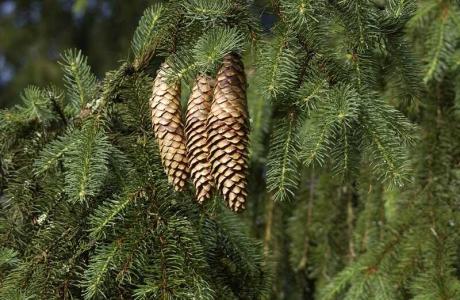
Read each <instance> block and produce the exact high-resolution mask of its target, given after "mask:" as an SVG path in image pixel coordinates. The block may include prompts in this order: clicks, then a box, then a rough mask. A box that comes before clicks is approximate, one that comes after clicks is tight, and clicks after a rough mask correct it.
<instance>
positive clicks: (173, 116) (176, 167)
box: [150, 63, 189, 191]
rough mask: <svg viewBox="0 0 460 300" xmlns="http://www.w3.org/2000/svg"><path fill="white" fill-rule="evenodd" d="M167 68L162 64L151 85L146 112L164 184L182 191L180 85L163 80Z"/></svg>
mask: <svg viewBox="0 0 460 300" xmlns="http://www.w3.org/2000/svg"><path fill="white" fill-rule="evenodd" d="M168 69H169V66H168V65H167V64H166V63H163V64H162V65H161V67H160V70H159V72H158V74H157V77H156V78H155V81H154V83H153V90H152V97H151V98H150V108H151V110H152V111H151V112H152V125H153V130H154V133H155V138H156V139H157V141H158V145H159V146H160V155H161V161H162V163H163V166H164V168H165V172H166V174H167V175H168V181H169V182H170V183H171V184H172V185H173V186H174V188H175V189H176V190H177V191H182V190H183V189H184V187H185V184H186V181H187V178H188V173H189V170H188V164H187V156H186V155H187V154H186V153H187V152H186V149H185V136H184V128H183V124H182V121H181V110H180V83H177V84H172V83H169V82H167V80H166V71H167V70H168Z"/></svg>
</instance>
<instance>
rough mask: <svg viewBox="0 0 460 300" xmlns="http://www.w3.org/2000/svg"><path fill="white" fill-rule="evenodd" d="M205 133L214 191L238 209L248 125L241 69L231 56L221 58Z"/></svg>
mask: <svg viewBox="0 0 460 300" xmlns="http://www.w3.org/2000/svg"><path fill="white" fill-rule="evenodd" d="M207 131H208V138H207V143H208V147H209V150H210V153H209V161H210V162H211V165H212V174H213V176H214V178H215V180H216V183H217V188H218V189H219V191H221V192H222V194H223V196H224V199H225V201H227V203H228V205H229V207H230V208H231V209H232V210H234V211H239V210H242V209H244V208H245V202H246V197H247V178H246V173H247V168H248V147H247V146H248V131H249V124H248V112H247V103H246V80H245V74H244V67H243V63H242V62H241V59H240V57H239V56H237V55H235V54H228V55H226V56H225V58H224V61H223V64H222V66H221V68H220V69H219V72H218V73H217V82H216V87H215V89H214V100H213V102H212V105H211V111H210V112H209V116H208V123H207Z"/></svg>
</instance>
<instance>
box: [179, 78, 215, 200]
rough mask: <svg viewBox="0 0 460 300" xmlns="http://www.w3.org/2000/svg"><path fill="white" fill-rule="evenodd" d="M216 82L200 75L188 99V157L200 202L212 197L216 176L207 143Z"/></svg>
mask: <svg viewBox="0 0 460 300" xmlns="http://www.w3.org/2000/svg"><path fill="white" fill-rule="evenodd" d="M213 85H214V82H212V79H211V78H209V77H207V76H199V77H198V78H197V79H196V82H195V86H194V87H193V90H192V93H191V95H190V98H189V100H188V106H187V122H186V126H185V134H186V137H187V158H188V161H189V165H190V173H191V177H192V180H193V183H194V184H195V188H196V197H197V200H198V202H200V203H202V202H203V201H205V200H207V199H209V198H210V197H211V192H212V189H213V188H214V178H213V177H212V175H211V164H210V163H209V161H208V155H209V149H208V146H207V144H206V136H207V134H206V120H207V118H208V114H209V110H210V109H211V101H212V89H213V87H214V86H213Z"/></svg>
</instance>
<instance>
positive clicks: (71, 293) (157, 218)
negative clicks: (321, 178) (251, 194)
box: [0, 1, 268, 299]
mask: <svg viewBox="0 0 460 300" xmlns="http://www.w3.org/2000/svg"><path fill="white" fill-rule="evenodd" d="M256 24H257V22H255V21H254V17H253V16H252V13H251V12H250V10H249V7H247V6H246V5H245V4H244V2H240V1H232V2H230V1H225V2H223V3H221V4H218V3H214V1H185V2H181V3H175V2H174V1H171V2H170V3H163V4H157V5H154V6H152V7H150V8H148V9H147V10H146V11H145V13H144V14H143V16H142V18H141V19H140V22H139V26H138V27H137V29H136V31H135V32H134V37H133V40H132V51H131V52H132V55H130V58H129V59H127V60H126V61H123V62H121V64H120V67H119V68H118V69H116V70H113V71H110V72H107V73H106V75H105V77H104V78H101V79H99V78H96V77H95V76H94V75H93V74H92V72H91V67H90V66H89V65H88V63H87V59H86V57H85V56H84V55H83V54H82V53H81V52H80V51H77V50H69V51H67V52H65V53H64V54H63V55H62V59H61V61H60V64H61V67H62V70H63V73H64V78H63V80H64V83H65V91H61V90H59V89H57V88H55V87H52V86H49V87H43V88H42V87H35V86H30V87H28V88H27V89H26V90H25V91H24V93H23V95H22V100H23V103H22V104H21V105H19V106H17V107H14V108H12V109H10V110H5V111H2V113H1V118H0V124H1V125H0V126H1V130H0V132H1V133H0V134H1V138H0V140H1V171H2V177H1V191H2V194H4V196H3V197H2V201H1V204H2V209H1V213H0V214H1V217H0V219H1V220H0V224H1V225H0V237H1V238H0V239H1V245H2V246H1V248H0V268H1V272H0V273H1V275H0V297H1V298H2V299H103V298H106V299H134V298H135V299H254V298H260V297H262V295H263V294H264V293H265V292H266V291H267V290H268V289H267V283H268V275H267V274H268V273H267V268H266V267H265V265H264V264H263V261H262V251H261V250H262V249H261V247H260V244H259V243H258V242H257V241H255V240H253V239H251V238H250V237H249V236H248V234H246V230H247V229H245V226H244V225H243V224H242V223H241V222H240V220H239V219H238V218H237V217H236V215H234V214H233V213H231V212H230V211H229V210H228V209H227V208H225V204H224V202H223V201H222V199H220V198H219V197H217V196H216V197H215V198H214V199H212V201H211V200H210V201H208V202H206V203H205V206H200V205H198V204H197V201H196V200H195V194H194V192H193V189H192V188H191V186H188V187H187V188H186V189H185V190H184V191H181V192H176V191H175V190H174V188H173V187H172V186H171V185H170V184H169V183H168V179H167V176H166V174H165V173H164V170H163V166H162V162H161V159H160V152H159V148H158V145H157V143H156V139H155V136H154V131H153V130H152V120H151V116H150V107H149V99H150V98H151V94H152V85H153V82H154V77H155V76H156V75H157V70H158V69H159V66H160V64H161V63H162V62H164V61H166V63H167V64H169V65H170V66H171V68H170V69H171V72H167V74H165V78H164V83H165V84H169V85H180V83H181V81H182V86H183V88H182V97H184V98H187V96H188V89H187V86H188V85H190V83H191V81H190V79H191V78H194V77H196V76H197V75H198V74H206V73H209V74H210V75H212V76H215V72H216V70H217V68H218V67H219V66H220V64H221V62H222V59H223V57H224V55H225V54H227V53H240V52H242V50H243V49H244V48H245V47H247V45H248V44H249V43H250V37H251V34H253V33H255V32H256V31H258V28H257V26H256ZM184 68H185V69H184ZM178 96H179V97H180V96H181V94H179V95H178ZM179 100H180V99H179ZM167 142H168V141H167Z"/></svg>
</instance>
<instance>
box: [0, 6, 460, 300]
mask: <svg viewBox="0 0 460 300" xmlns="http://www.w3.org/2000/svg"><path fill="white" fill-rule="evenodd" d="M264 10H265V13H266V14H267V13H268V14H273V17H274V19H275V23H274V24H273V26H272V27H271V28H270V29H269V30H263V29H262V26H261V25H260V22H259V20H258V19H257V17H258V16H257V14H256V13H255V11H256V7H255V4H253V3H252V2H251V1H243V0H225V1H214V0H183V1H164V2H163V3H162V4H156V5H154V6H152V7H150V8H148V9H147V10H146V11H145V12H144V14H143V16H142V18H141V19H140V22H139V26H138V28H137V29H136V31H135V33H134V37H133V40H132V49H131V54H130V56H129V58H128V59H126V60H125V61H123V62H121V63H120V67H119V68H118V69H116V70H113V71H110V72H107V73H106V75H105V77H104V78H96V77H95V76H94V75H92V73H91V68H90V66H89V65H88V63H87V59H86V57H84V56H83V54H82V53H81V52H80V51H77V50H69V51H67V52H65V53H64V54H63V55H62V59H61V61H60V64H61V67H62V70H63V73H64V78H63V80H64V83H65V90H63V91H61V90H59V89H58V88H56V87H53V86H48V87H35V86H30V87H28V88H26V89H25V91H24V92H23V94H22V100H23V104H21V105H19V106H17V107H14V108H12V109H9V110H5V111H2V112H1V113H0V141H1V149H0V151H1V152H0V154H1V157H0V174H1V180H0V191H1V193H2V194H3V196H2V198H1V202H0V204H1V208H2V209H1V211H0V241H1V248H0V270H1V274H0V297H1V298H5V299H68V298H75V299H104V298H106V299H132V298H134V299H261V298H262V299H263V298H270V299H353V300H354V299H458V298H460V285H459V278H458V273H459V272H458V270H459V262H458V256H457V253H458V250H459V249H458V244H459V238H458V234H457V232H458V225H457V224H458V222H459V221H460V220H458V218H459V216H458V213H457V210H458V209H457V206H458V200H459V195H460V182H459V178H458V176H459V172H458V170H459V165H460V164H459V161H460V150H458V149H459V148H460V147H459V146H460V145H459V142H460V139H459V137H460V127H459V125H458V124H459V122H458V121H459V115H458V105H459V103H460V101H459V100H458V99H459V96H458V93H459V92H460V88H459V80H458V79H459V78H460V77H459V76H460V75H459V74H460V73H459V68H458V65H459V64H458V60H459V50H458V42H459V35H460V31H459V28H460V27H459V25H460V23H459V22H460V6H459V4H458V2H456V1H453V0H442V1H439V0H425V1H414V0H386V1H377V0H376V1H372V0H337V1H331V0H318V1H308V0H273V1H271V2H270V3H269V4H268V5H267V7H265V8H264ZM240 57H242V58H243V60H242V62H241V61H240V59H239V58H240ZM231 61H234V62H236V63H230V62H231ZM243 64H244V70H245V74H246V75H244V73H243V71H242V70H243V67H242V65H243ZM162 66H163V67H162ZM164 66H167V68H165V67H164ZM157 74H161V78H160V79H161V82H160V83H158V86H160V87H162V84H164V85H166V86H168V87H176V88H175V89H162V90H161V91H159V90H158V89H154V95H153V96H154V97H155V95H160V96H162V95H164V94H168V95H173V96H171V99H172V98H174V99H176V91H177V87H179V86H180V87H181V93H180V96H181V103H180V104H181V105H182V107H183V108H184V109H183V110H184V113H183V116H182V117H184V116H187V118H190V119H187V120H186V121H187V122H188V124H187V122H184V124H183V125H186V126H185V128H184V132H185V134H184V136H185V138H186V139H187V138H188V141H186V142H184V143H186V144H187V147H188V149H195V148H192V146H190V144H192V143H191V139H192V138H195V136H196V137H198V138H197V140H200V143H199V144H197V145H199V146H200V147H201V146H202V145H203V144H207V143H209V145H210V147H209V149H205V148H200V149H198V150H196V149H195V150H194V151H193V152H189V153H187V155H188V157H187V160H188V161H189V162H188V164H189V165H190V168H191V169H192V172H191V175H192V178H191V179H189V180H188V181H187V183H184V185H185V186H183V185H182V184H179V187H180V188H177V184H178V183H179V182H182V181H181V180H182V179H184V178H182V177H181V180H179V181H178V180H176V181H175V179H177V177H174V176H177V174H179V173H181V172H182V171H183V170H185V168H186V167H185V166H184V167H178V166H177V165H174V167H171V166H172V165H171V164H169V165H168V162H167V160H168V159H170V158H169V157H168V156H167V153H169V152H164V151H163V150H164V149H165V148H164V145H166V144H167V142H168V140H167V139H164V140H162V138H161V137H160V136H161V132H160V131H157V129H156V128H155V124H163V123H162V122H163V119H161V120H157V119H156V118H157V117H158V118H160V116H161V118H164V119H165V120H166V121H167V123H168V124H170V123H174V124H173V125H174V126H173V127H174V128H176V127H180V125H179V123H180V121H179V119H178V117H177V116H178V112H177V111H178V109H177V108H178V107H179V104H178V102H179V101H178V97H177V103H176V102H174V103H175V104H174V116H169V115H168V116H167V117H164V116H163V114H155V112H154V110H151V108H152V107H153V108H154V109H155V107H157V106H155V105H153V106H152V107H151V105H152V103H153V102H154V100H152V101H151V102H150V104H149V99H154V97H152V87H153V86H156V84H155V83H157V82H159V81H155V83H154V79H155V78H157V79H158V78H159V77H158V75H157ZM245 76H246V77H247V81H248V86H247V87H246V86H245V85H244V84H241V83H244V77H245ZM203 78H214V79H216V78H217V88H214V91H213V96H212V98H213V100H211V101H217V102H218V104H219V105H215V106H214V110H213V108H212V106H213V105H214V102H213V103H212V104H211V106H210V111H211V112H212V113H210V115H211V116H210V118H208V121H207V124H206V126H205V125H204V124H202V123H203V119H202V118H203V117H202V116H198V115H197V114H192V113H191V112H193V111H191V110H192V109H193V107H194V106H193V105H202V107H206V105H205V104H202V103H201V102H200V101H201V100H200V99H199V97H200V96H199V95H198V96H196V95H197V94H200V93H203V94H204V93H206V92H209V88H208V87H206V88H205V89H204V90H203V89H202V90H199V88H197V87H196V84H197V82H198V81H200V80H201V79H203ZM205 80H206V79H205ZM219 84H220V85H219ZM209 85H210V86H211V85H212V86H214V83H211V82H209ZM203 86H204V85H203ZM244 90H246V91H247V101H248V106H249V107H248V108H249V122H247V120H246V118H245V107H244V101H242V99H243V97H242V96H241V97H239V95H243V94H244ZM222 93H224V94H231V97H230V98H228V97H227V98H225V97H222V96H221V95H222ZM177 96H178V95H177ZM210 97H211V96H210ZM221 98H222V99H223V100H219V99H221ZM224 98H225V99H224ZM197 99H198V100H197ZM216 99H217V100H216ZM228 99H233V100H235V99H236V100H235V101H233V102H232V101H227V100H228ZM208 100H209V99H208ZM208 100H203V101H208ZM174 101H176V100H174ZM225 101H226V102H225ZM187 102H188V103H187ZM187 104H188V105H187ZM192 104H193V105H192ZM152 112H153V113H152ZM168 112H169V111H168ZM152 114H153V117H152ZM224 114H230V115H231V116H230V117H225V118H224V117H223V116H224ZM192 116H194V117H196V119H191V118H192ZM220 119H225V120H226V122H220V123H219V122H218V121H216V120H220ZM210 120H211V121H210ZM152 121H153V123H154V126H153V127H154V128H153V129H152ZM166 121H165V122H166ZM220 121H221V120H220ZM247 123H249V124H247ZM165 124H166V123H165ZM197 124H198V125H197ZM229 124H230V125H229ZM235 124H236V125H235ZM183 125H181V126H183ZM171 126H172V125H171ZM235 126H236V127H235ZM198 127H199V128H202V129H200V130H205V131H207V134H208V137H203V135H201V134H199V133H202V132H203V131H196V132H194V128H198ZM205 127H206V129H204V128H205ZM249 128H250V131H249V158H248V160H249V162H248V163H247V162H246V160H247V159H246V155H247V154H246V152H245V150H246V141H247V139H248V136H247V134H248V132H247V131H248V129H249ZM178 132H179V131H177V132H176V131H175V134H177V133H178ZM224 133H226V134H228V135H229V140H232V141H233V140H234V141H235V143H234V144H233V142H232V143H229V142H228V140H224V139H222V138H221V137H219V138H216V136H219V135H223V134H224ZM175 134H174V137H172V138H170V140H173V141H176V142H179V140H180V142H181V143H182V137H181V138H180V139H177V140H176V138H175ZM237 137H238V138H237ZM205 140H206V142H205ZM222 141H223V143H221V142H222ZM224 144H225V145H224ZM168 145H169V144H168ZM168 147H169V146H168ZM173 148H174V149H175V150H174V151H177V149H180V148H179V147H178V146H177V147H176V146H174V147H173ZM227 150H228V153H232V154H234V153H236V154H237V155H236V156H235V157H236V158H235V159H234V160H231V159H230V158H229V159H226V160H225V161H223V160H222V156H221V155H216V153H218V151H224V152H225V151H227ZM162 151H163V152H162ZM168 151H169V150H168ZM207 151H209V153H210V154H209V155H208V161H207V162H206V160H205V159H202V158H200V161H199V164H201V165H202V166H203V167H201V169H199V170H203V169H206V168H208V170H209V168H210V169H211V170H210V172H211V173H213V172H214V179H215V182H212V183H209V182H207V180H209V179H208V178H209V176H208V175H209V174H208V173H207V172H204V173H203V174H200V176H198V177H194V168H195V174H196V166H197V165H198V163H197V162H196V160H194V159H190V155H192V158H193V155H195V154H194V153H200V154H202V153H206V152H207ZM181 155H182V154H181ZM203 157H206V155H205V156H203ZM165 161H166V162H165ZM185 161H186V158H184V157H182V156H181V159H180V162H181V163H184V162H185ZM190 162H191V163H190ZM206 163H208V165H206ZM184 164H185V163H184ZM227 164H228V165H229V164H232V166H233V167H234V166H237V167H238V172H236V173H237V174H236V175H235V174H234V173H235V172H234V173H232V174H231V176H230V175H227V174H226V171H228V169H229V168H230V167H228V165H227ZM220 167H223V168H224V169H223V170H222V171H220V169H219V168H220ZM246 168H248V172H247V173H246V172H245V171H244V170H245V169H246ZM171 170H172V171H171ZM178 170H180V171H181V172H179V173H178ZM184 172H185V171H184ZM181 174H182V173H181ZM215 174H217V176H216V175H215ZM234 175H235V176H236V177H233V176H234ZM168 176H169V180H168ZM203 178H204V179H203ZM233 178H237V181H234V180H233ZM200 180H201V181H200ZM246 181H247V188H248V191H247V192H248V197H247V200H246V198H245V197H246V195H245V193H246ZM203 182H207V183H208V184H209V185H201V184H197V183H203ZM226 182H230V184H231V186H232V188H235V186H237V187H238V189H237V192H236V190H232V191H229V190H228V189H227V190H224V188H225V187H226ZM235 182H236V183H237V184H236V185H235ZM240 183H241V187H240V185H238V184H240ZM195 186H196V190H195ZM203 186H207V187H206V188H209V189H212V188H213V187H215V188H216V189H217V191H216V192H214V193H213V196H212V197H209V196H210V194H208V190H204V192H203V190H202V189H203ZM175 187H176V188H175ZM232 192H235V193H236V194H235V193H233V194H232ZM222 193H223V195H222ZM200 195H201V196H200ZM234 195H237V198H234V197H235V196H234ZM197 198H198V199H197ZM207 198H210V199H207ZM235 199H236V201H235ZM241 199H244V200H246V201H242V200H241ZM240 200H241V201H240ZM244 207H245V208H246V210H245V212H244V213H242V214H240V215H237V214H235V213H233V212H231V210H230V209H229V208H231V209H233V210H235V211H241V210H242V209H243V208H244ZM257 240H259V241H260V242H258V241H257Z"/></svg>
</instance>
